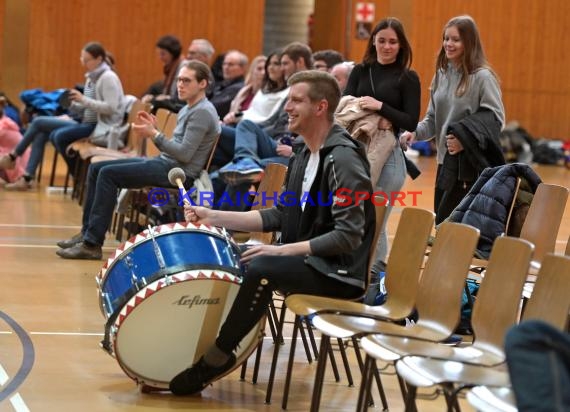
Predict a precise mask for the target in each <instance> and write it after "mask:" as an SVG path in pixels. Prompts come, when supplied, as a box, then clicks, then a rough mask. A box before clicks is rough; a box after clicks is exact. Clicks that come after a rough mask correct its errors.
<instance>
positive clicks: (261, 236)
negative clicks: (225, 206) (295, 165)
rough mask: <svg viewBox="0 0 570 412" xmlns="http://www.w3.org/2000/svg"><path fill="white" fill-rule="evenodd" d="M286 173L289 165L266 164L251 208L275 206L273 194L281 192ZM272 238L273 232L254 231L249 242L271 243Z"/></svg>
mask: <svg viewBox="0 0 570 412" xmlns="http://www.w3.org/2000/svg"><path fill="white" fill-rule="evenodd" d="M286 173H287V166H285V165H282V164H279V163H269V164H268V165H267V166H265V170H264V173H263V178H262V179H261V182H260V183H259V187H258V188H257V195H256V196H255V199H254V206H252V208H251V210H259V209H265V208H269V207H273V204H274V202H273V194H274V193H277V194H278V193H280V192H281V187H282V186H283V182H284V181H285V174H286ZM264 194H265V196H264ZM272 240H273V232H267V233H266V232H252V233H251V234H250V237H249V240H248V242H255V243H264V244H270V243H271V242H272Z"/></svg>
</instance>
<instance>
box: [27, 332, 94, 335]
mask: <svg viewBox="0 0 570 412" xmlns="http://www.w3.org/2000/svg"><path fill="white" fill-rule="evenodd" d="M28 333H29V334H30V335H48V336H49V335H52V336H103V335H104V333H99V332H28Z"/></svg>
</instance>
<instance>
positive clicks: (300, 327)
mask: <svg viewBox="0 0 570 412" xmlns="http://www.w3.org/2000/svg"><path fill="white" fill-rule="evenodd" d="M294 327H297V328H298V331H299V332H300V334H301V342H303V348H305V354H306V355H307V362H309V363H313V357H312V356H311V349H310V348H309V343H308V342H307V335H305V328H304V327H303V321H302V320H301V318H300V317H298V316H295V326H294ZM313 343H314V342H312V341H311V344H313ZM315 359H316V358H315Z"/></svg>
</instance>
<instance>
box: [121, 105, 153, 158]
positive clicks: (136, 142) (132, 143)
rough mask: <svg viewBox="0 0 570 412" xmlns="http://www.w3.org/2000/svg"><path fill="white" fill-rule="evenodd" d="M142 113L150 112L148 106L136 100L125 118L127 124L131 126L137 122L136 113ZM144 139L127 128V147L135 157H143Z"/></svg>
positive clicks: (130, 128)
mask: <svg viewBox="0 0 570 412" xmlns="http://www.w3.org/2000/svg"><path fill="white" fill-rule="evenodd" d="M140 111H143V112H150V104H148V103H143V102H141V101H140V100H137V101H135V102H134V103H133V105H132V106H131V110H130V111H129V115H128V116H127V122H128V123H129V124H133V123H134V122H135V121H136V120H137V113H138V112H140ZM145 140H146V139H141V138H140V137H138V136H137V135H136V134H135V130H134V129H133V128H132V127H129V134H128V135H127V142H126V143H127V147H128V148H129V151H131V152H134V153H136V155H137V156H142V155H144V150H145V147H144V142H145Z"/></svg>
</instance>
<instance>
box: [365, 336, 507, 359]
mask: <svg viewBox="0 0 570 412" xmlns="http://www.w3.org/2000/svg"><path fill="white" fill-rule="evenodd" d="M365 341H366V343H365ZM362 346H363V347H365V346H366V350H367V352H372V351H373V350H388V351H390V352H393V353H395V354H398V355H400V356H405V355H407V354H414V355H418V356H426V357H432V358H444V359H446V360H450V361H456V362H463V363H472V364H478V365H483V366H493V365H498V364H501V363H503V362H504V361H505V355H504V353H502V352H497V351H496V350H495V348H492V347H485V346H483V345H479V344H478V343H477V341H475V343H474V344H473V345H468V346H447V345H443V344H441V343H435V342H426V341H420V340H413V339H407V338H399V337H395V336H385V335H371V336H367V337H365V338H362ZM375 346H378V347H379V348H377V349H375ZM378 358H383V357H382V356H378Z"/></svg>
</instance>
